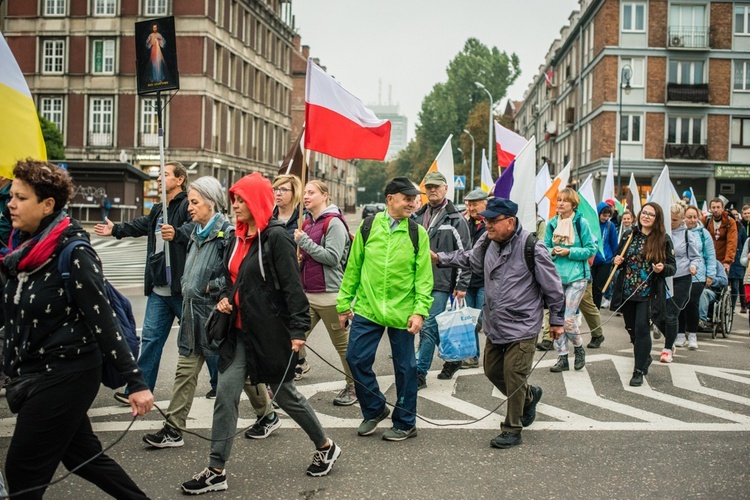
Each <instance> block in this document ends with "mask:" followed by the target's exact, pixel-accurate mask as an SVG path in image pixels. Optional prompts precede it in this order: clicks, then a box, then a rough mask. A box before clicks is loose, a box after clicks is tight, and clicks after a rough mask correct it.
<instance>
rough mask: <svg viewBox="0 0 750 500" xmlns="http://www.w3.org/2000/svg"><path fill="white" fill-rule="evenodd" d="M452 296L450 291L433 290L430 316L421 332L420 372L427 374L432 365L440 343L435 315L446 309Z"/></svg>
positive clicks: (418, 366)
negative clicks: (436, 348)
mask: <svg viewBox="0 0 750 500" xmlns="http://www.w3.org/2000/svg"><path fill="white" fill-rule="evenodd" d="M450 296H451V294H450V293H448V292H437V291H433V292H432V299H433V300H432V305H431V306H430V311H429V313H428V314H429V316H427V318H425V320H424V324H423V325H422V331H421V332H420V334H419V361H417V370H418V371H419V373H423V374H426V373H427V372H428V371H429V370H430V366H432V357H433V356H434V355H435V347H436V346H439V345H440V334H439V333H438V326H437V321H435V316H437V315H438V314H440V313H441V312H443V311H445V304H446V302H448V297H450Z"/></svg>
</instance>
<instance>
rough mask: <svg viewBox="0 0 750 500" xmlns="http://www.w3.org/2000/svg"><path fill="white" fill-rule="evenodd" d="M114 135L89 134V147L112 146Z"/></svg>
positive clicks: (102, 133) (104, 133)
mask: <svg viewBox="0 0 750 500" xmlns="http://www.w3.org/2000/svg"><path fill="white" fill-rule="evenodd" d="M111 145H112V133H106V132H91V133H89V146H111Z"/></svg>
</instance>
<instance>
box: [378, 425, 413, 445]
mask: <svg viewBox="0 0 750 500" xmlns="http://www.w3.org/2000/svg"><path fill="white" fill-rule="evenodd" d="M413 437H417V427H416V426H414V427H412V428H411V429H407V430H402V429H396V428H395V427H391V428H390V429H388V430H387V431H385V432H384V433H383V439H385V440H386V441H404V440H405V439H409V438H413Z"/></svg>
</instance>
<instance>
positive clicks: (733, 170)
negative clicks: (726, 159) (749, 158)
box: [714, 165, 750, 179]
mask: <svg viewBox="0 0 750 500" xmlns="http://www.w3.org/2000/svg"><path fill="white" fill-rule="evenodd" d="M714 177H717V178H719V179H750V165H716V166H715V167H714Z"/></svg>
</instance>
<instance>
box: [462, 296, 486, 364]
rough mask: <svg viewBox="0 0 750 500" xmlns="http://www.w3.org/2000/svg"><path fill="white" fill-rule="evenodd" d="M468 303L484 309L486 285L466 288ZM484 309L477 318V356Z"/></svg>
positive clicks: (475, 331) (475, 307) (470, 305)
mask: <svg viewBox="0 0 750 500" xmlns="http://www.w3.org/2000/svg"><path fill="white" fill-rule="evenodd" d="M466 305H467V306H469V307H473V308H474V309H479V310H482V308H483V306H484V287H483V286H480V287H479V288H469V289H468V290H466ZM483 314H484V311H482V312H481V313H479V320H477V328H476V330H474V333H475V336H476V340H477V356H478V355H479V352H480V350H479V331H480V330H481V329H482V315H483Z"/></svg>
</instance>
